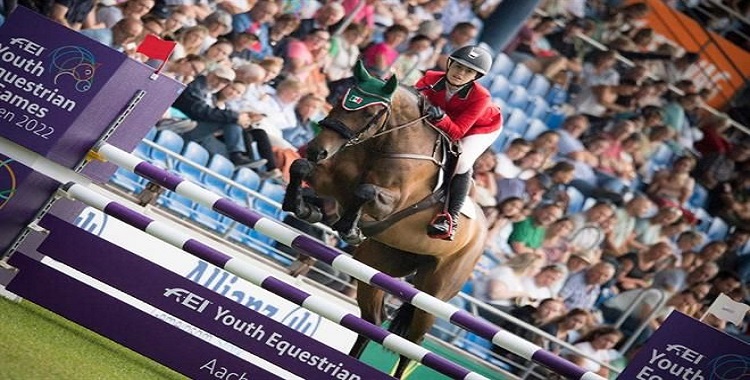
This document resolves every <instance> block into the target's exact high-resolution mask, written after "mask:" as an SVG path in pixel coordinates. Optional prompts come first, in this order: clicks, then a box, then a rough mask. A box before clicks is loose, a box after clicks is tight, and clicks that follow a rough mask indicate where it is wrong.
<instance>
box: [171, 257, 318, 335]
mask: <svg viewBox="0 0 750 380" xmlns="http://www.w3.org/2000/svg"><path fill="white" fill-rule="evenodd" d="M185 277H186V278H187V279H188V280H190V281H193V282H195V283H197V284H199V285H201V286H203V287H205V288H206V289H210V290H212V291H214V292H216V293H219V294H221V295H222V296H224V297H227V298H229V299H231V300H233V301H235V302H237V303H239V304H241V305H243V306H245V307H247V308H249V309H252V310H255V311H257V312H259V313H261V314H263V315H265V316H267V317H269V318H271V319H274V320H276V321H279V322H281V323H282V324H284V325H286V326H287V327H289V328H291V329H293V330H296V331H298V332H301V333H303V334H305V335H307V336H312V335H314V334H315V332H316V331H317V330H318V327H319V326H320V324H321V319H322V318H321V317H320V316H319V315H317V314H315V313H312V312H310V311H308V310H307V309H305V308H302V307H296V308H294V309H292V310H289V306H286V305H276V304H274V303H273V302H271V301H269V300H267V299H262V298H260V297H257V296H256V295H252V294H249V292H247V291H246V290H244V289H243V285H244V283H243V282H242V281H239V280H240V278H239V277H237V276H235V275H233V274H231V273H229V272H227V271H225V270H223V269H221V268H217V267H215V266H212V265H210V264H208V263H207V262H205V261H203V260H198V262H197V264H196V266H195V267H194V268H193V269H192V270H191V271H190V272H188V274H187V275H186V276H185Z"/></svg>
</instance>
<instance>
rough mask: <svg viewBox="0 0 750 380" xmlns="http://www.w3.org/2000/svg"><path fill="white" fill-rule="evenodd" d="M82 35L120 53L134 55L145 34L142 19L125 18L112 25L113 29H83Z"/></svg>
mask: <svg viewBox="0 0 750 380" xmlns="http://www.w3.org/2000/svg"><path fill="white" fill-rule="evenodd" d="M80 33H81V34H83V35H85V36H87V37H90V38H92V39H94V40H96V41H98V42H100V43H101V44H102V45H105V46H109V47H111V48H112V49H115V50H117V51H119V52H124V53H126V54H134V53H135V48H136V43H137V42H138V41H139V38H140V37H141V35H142V34H143V22H141V20H140V19H132V18H124V19H122V20H120V21H118V22H117V23H115V24H114V25H112V28H100V29H83V30H81V31H80Z"/></svg>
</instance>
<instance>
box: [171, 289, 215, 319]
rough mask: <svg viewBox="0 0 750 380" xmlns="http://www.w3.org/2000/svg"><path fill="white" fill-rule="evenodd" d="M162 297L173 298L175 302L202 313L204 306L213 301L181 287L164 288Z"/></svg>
mask: <svg viewBox="0 0 750 380" xmlns="http://www.w3.org/2000/svg"><path fill="white" fill-rule="evenodd" d="M164 297H166V298H174V300H175V302H177V303H180V304H182V305H183V306H185V307H187V308H188V309H191V310H195V311H197V312H199V313H202V312H203V310H206V307H207V306H208V305H210V304H212V303H213V302H211V301H209V300H207V299H205V298H203V297H201V296H199V295H197V294H195V293H193V292H191V291H189V290H185V289H182V288H166V289H164Z"/></svg>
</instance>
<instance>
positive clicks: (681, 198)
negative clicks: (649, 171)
mask: <svg viewBox="0 0 750 380" xmlns="http://www.w3.org/2000/svg"><path fill="white" fill-rule="evenodd" d="M694 167H695V158H693V157H691V156H682V157H680V158H678V159H677V160H675V161H674V163H673V164H672V167H671V168H669V169H663V170H660V171H658V172H657V173H656V174H654V177H653V178H652V179H651V183H650V184H649V185H648V188H646V193H647V194H648V195H649V196H650V197H651V198H652V199H653V200H654V202H656V203H657V204H658V205H659V206H661V207H667V206H673V207H680V208H683V209H684V207H686V205H687V201H688V200H689V199H690V197H691V196H692V195H693V188H694V187H695V179H693V177H692V176H691V175H690V172H691V171H692V170H693V168H694Z"/></svg>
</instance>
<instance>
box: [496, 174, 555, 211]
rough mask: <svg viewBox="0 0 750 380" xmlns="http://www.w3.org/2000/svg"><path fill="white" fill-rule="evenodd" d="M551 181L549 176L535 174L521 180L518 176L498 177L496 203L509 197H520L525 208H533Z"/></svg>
mask: <svg viewBox="0 0 750 380" xmlns="http://www.w3.org/2000/svg"><path fill="white" fill-rule="evenodd" d="M550 186H552V181H551V180H550V178H549V176H546V175H536V176H534V177H531V178H529V179H528V180H523V179H520V178H500V179H499V180H498V181H497V203H498V204H500V203H502V201H503V200H505V199H506V198H509V197H516V198H521V199H522V200H523V202H524V204H525V205H526V208H534V207H535V206H536V205H537V204H539V202H540V201H541V200H542V197H543V196H544V192H546V191H547V190H548V189H549V188H550Z"/></svg>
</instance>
